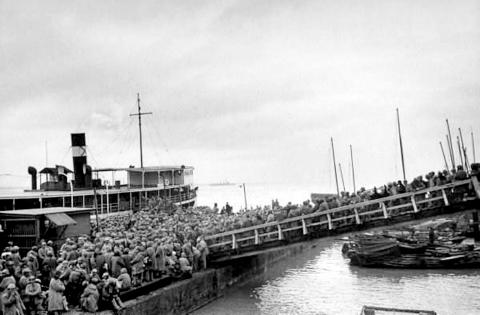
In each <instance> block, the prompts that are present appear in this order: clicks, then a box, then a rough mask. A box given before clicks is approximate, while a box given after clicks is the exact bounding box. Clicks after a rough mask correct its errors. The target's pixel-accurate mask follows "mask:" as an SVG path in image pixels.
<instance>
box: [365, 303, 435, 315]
mask: <svg viewBox="0 0 480 315" xmlns="http://www.w3.org/2000/svg"><path fill="white" fill-rule="evenodd" d="M380 314H385V315H388V314H398V315H401V314H405V315H406V314H417V315H437V312H435V311H425V310H415V309H402V308H393V307H380V306H367V305H364V306H363V307H362V312H361V313H360V315H380Z"/></svg>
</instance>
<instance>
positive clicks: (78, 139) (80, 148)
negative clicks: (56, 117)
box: [71, 133, 87, 188]
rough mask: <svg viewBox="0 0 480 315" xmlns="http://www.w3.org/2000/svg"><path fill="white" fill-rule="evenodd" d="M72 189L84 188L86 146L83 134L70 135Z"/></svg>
mask: <svg viewBox="0 0 480 315" xmlns="http://www.w3.org/2000/svg"><path fill="white" fill-rule="evenodd" d="M71 136H72V155H73V173H74V174H75V176H74V178H75V181H74V184H73V185H74V187H75V188H85V186H86V175H87V146H86V142H85V134H84V133H72V134H71Z"/></svg>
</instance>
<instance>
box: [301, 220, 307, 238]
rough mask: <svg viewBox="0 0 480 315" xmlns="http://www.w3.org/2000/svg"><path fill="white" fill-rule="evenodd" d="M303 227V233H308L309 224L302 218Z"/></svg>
mask: <svg viewBox="0 0 480 315" xmlns="http://www.w3.org/2000/svg"><path fill="white" fill-rule="evenodd" d="M302 229H303V235H307V234H308V230H307V224H306V223H305V219H302Z"/></svg>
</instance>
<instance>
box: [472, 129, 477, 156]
mask: <svg viewBox="0 0 480 315" xmlns="http://www.w3.org/2000/svg"><path fill="white" fill-rule="evenodd" d="M471 135H472V151H473V163H477V159H476V158H475V141H473V131H472V132H471Z"/></svg>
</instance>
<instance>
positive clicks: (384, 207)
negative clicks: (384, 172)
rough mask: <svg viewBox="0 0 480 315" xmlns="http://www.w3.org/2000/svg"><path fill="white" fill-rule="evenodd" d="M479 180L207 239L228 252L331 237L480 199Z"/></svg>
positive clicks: (217, 249) (213, 248)
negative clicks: (314, 236)
mask: <svg viewBox="0 0 480 315" xmlns="http://www.w3.org/2000/svg"><path fill="white" fill-rule="evenodd" d="M479 198H480V185H479V182H478V179H477V178H476V177H473V178H472V179H467V180H461V181H455V182H453V183H449V184H446V185H442V186H435V187H431V188H427V189H423V190H419V191H414V192H408V193H403V194H397V195H393V196H389V197H384V198H380V199H375V200H368V201H363V202H359V203H355V204H349V205H345V206H341V207H337V208H333V209H329V210H324V211H317V212H314V213H311V214H305V215H300V216H296V217H292V218H287V219H284V220H282V221H272V222H267V223H264V224H260V225H255V226H251V227H245V228H240V229H236V230H231V231H226V232H223V233H218V234H214V235H209V236H206V237H205V240H206V241H207V244H208V246H209V249H210V250H211V251H212V252H228V251H231V250H238V249H239V248H242V247H249V248H253V249H254V248H255V246H256V245H261V244H266V243H272V242H278V241H283V240H291V239H298V238H302V237H304V236H306V235H308V234H310V233H316V234H318V235H321V234H328V233H329V231H332V230H336V229H338V230H346V228H352V227H354V226H356V225H358V226H360V225H362V224H364V223H367V222H372V221H376V220H389V219H391V218H393V217H398V216H404V215H409V214H415V213H419V212H422V211H425V210H428V209H434V208H437V207H442V206H449V205H451V204H455V203H459V202H462V201H465V200H466V199H479Z"/></svg>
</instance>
